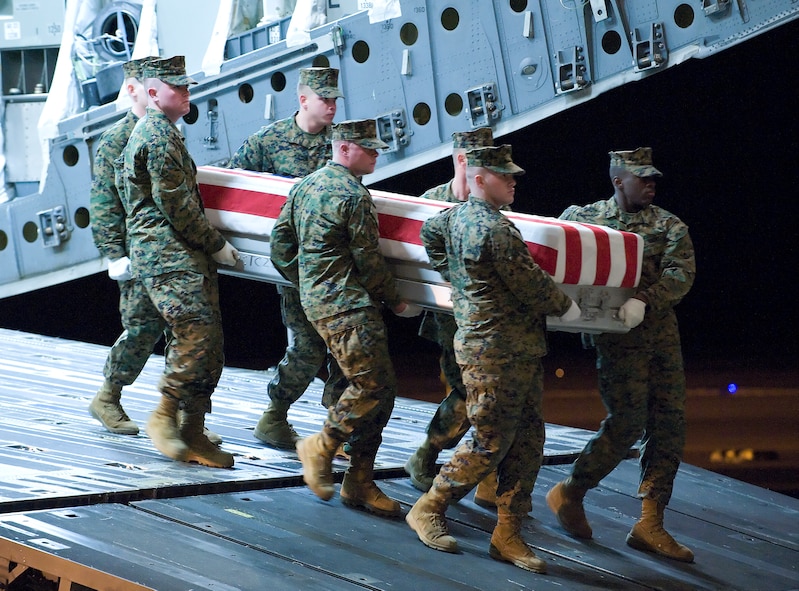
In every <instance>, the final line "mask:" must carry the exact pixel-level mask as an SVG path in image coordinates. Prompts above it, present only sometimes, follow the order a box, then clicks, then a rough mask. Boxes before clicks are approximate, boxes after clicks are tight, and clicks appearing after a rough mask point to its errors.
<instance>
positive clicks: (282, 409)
mask: <svg viewBox="0 0 799 591" xmlns="http://www.w3.org/2000/svg"><path fill="white" fill-rule="evenodd" d="M288 412H289V405H288V404H281V403H275V401H274V400H273V401H272V402H270V403H269V407H268V408H267V409H266V411H264V414H263V415H261V419H260V420H259V421H258V424H257V425H256V426H255V429H254V430H253V432H252V434H253V435H254V436H255V438H256V439H258V440H260V441H263V442H264V443H266V444H267V445H271V446H272V447H276V448H278V449H294V448H295V447H296V445H297V439H298V437H297V432H296V431H295V430H294V427H292V426H291V423H289V422H288Z"/></svg>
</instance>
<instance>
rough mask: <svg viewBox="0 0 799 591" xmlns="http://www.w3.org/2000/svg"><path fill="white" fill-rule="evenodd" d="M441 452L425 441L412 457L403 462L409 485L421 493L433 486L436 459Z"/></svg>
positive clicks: (428, 441) (427, 440)
mask: <svg viewBox="0 0 799 591" xmlns="http://www.w3.org/2000/svg"><path fill="white" fill-rule="evenodd" d="M440 452H441V450H440V449H437V448H436V447H435V446H433V445H431V443H430V440H429V439H425V440H424V442H423V443H422V445H420V446H419V449H417V450H416V451H415V452H413V455H412V456H411V457H410V458H408V461H407V462H405V471H406V472H407V473H408V476H410V477H411V484H413V486H414V487H416V488H417V489H419V490H420V491H422V492H427V491H428V490H430V487H431V486H433V479H434V478H435V477H436V472H438V470H436V459H438V454H439V453H440Z"/></svg>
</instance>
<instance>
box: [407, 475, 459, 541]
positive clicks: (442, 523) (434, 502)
mask: <svg viewBox="0 0 799 591" xmlns="http://www.w3.org/2000/svg"><path fill="white" fill-rule="evenodd" d="M446 507H447V500H446V499H445V498H442V497H441V496H440V495H438V494H437V493H436V490H435V489H431V490H429V491H428V492H426V493H425V494H423V495H422V496H421V497H419V500H418V501H416V503H415V504H414V506H413V507H411V510H410V511H408V514H407V515H406V516H405V521H406V522H407V523H408V525H409V526H411V529H412V530H413V531H415V532H416V535H417V536H419V539H420V540H421V541H422V543H423V544H424V545H425V546H429V547H430V548H433V549H434V550H441V551H442V552H451V553H453V554H454V553H457V552H458V541H457V540H456V539H455V538H453V537H452V536H451V535H449V530H448V529H447V520H446V518H445V517H444V512H445V511H446Z"/></svg>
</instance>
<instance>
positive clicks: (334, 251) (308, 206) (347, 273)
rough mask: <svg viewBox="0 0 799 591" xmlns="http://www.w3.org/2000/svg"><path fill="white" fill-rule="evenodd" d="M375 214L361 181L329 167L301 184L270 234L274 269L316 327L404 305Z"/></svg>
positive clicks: (333, 165) (339, 167)
mask: <svg viewBox="0 0 799 591" xmlns="http://www.w3.org/2000/svg"><path fill="white" fill-rule="evenodd" d="M379 237H380V235H379V230H378V226H377V211H376V209H375V205H374V201H372V196H371V195H370V194H369V191H368V190H367V189H366V187H364V186H363V184H362V183H361V181H360V179H358V178H357V177H355V176H353V175H352V173H351V172H350V171H349V170H348V169H347V168H346V167H345V166H342V165H341V164H337V163H335V162H328V164H327V165H326V166H325V167H324V168H322V169H320V170H318V171H316V172H314V173H312V174H311V175H309V176H307V177H305V178H304V179H302V180H301V181H299V182H298V183H297V184H296V185H294V187H292V189H291V191H290V192H289V196H288V199H287V200H286V204H285V205H284V206H283V209H282V210H281V212H280V215H279V216H278V219H277V221H276V222H275V226H274V228H273V229H272V236H271V239H270V245H271V247H272V250H271V258H272V262H273V264H274V265H275V268H276V269H277V270H278V271H279V272H280V273H281V274H282V275H283V276H284V277H285V278H286V279H288V280H289V281H291V282H292V283H293V284H294V285H297V286H298V287H299V290H300V301H301V302H302V307H303V309H304V310H305V314H306V316H307V317H308V320H310V321H311V322H313V321H314V320H319V319H321V318H329V317H331V316H335V315H337V314H339V313H341V312H344V311H348V310H354V309H355V308H364V307H368V306H379V305H380V304H381V303H385V304H386V305H388V306H389V307H390V308H394V307H396V306H398V305H399V304H400V302H401V299H400V297H399V294H398V292H397V287H396V285H395V283H394V276H393V275H392V274H391V272H390V271H389V269H388V266H387V265H386V261H385V259H384V258H383V254H382V253H381V252H380V247H379V242H378V240H379Z"/></svg>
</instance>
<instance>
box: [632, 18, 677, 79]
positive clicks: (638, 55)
mask: <svg viewBox="0 0 799 591" xmlns="http://www.w3.org/2000/svg"><path fill="white" fill-rule="evenodd" d="M632 37H633V49H634V52H635V54H634V59H635V62H634V65H635V68H634V70H635V71H636V72H642V71H644V70H649V69H651V68H658V67H660V66H662V65H663V64H665V63H666V62H667V61H668V59H669V49H668V47H666V41H665V38H664V37H663V23H652V24H651V25H650V27H649V30H648V31H647V34H646V36H643V35H641V34H640V33H639V32H638V29H635V30H634V31H633V34H632Z"/></svg>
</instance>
